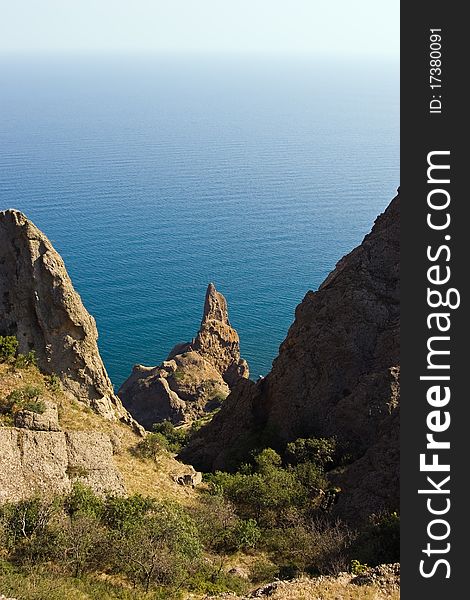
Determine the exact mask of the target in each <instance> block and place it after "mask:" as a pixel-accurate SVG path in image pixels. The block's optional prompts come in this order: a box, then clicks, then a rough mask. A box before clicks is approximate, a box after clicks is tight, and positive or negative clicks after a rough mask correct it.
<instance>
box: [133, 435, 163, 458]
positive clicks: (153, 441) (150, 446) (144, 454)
mask: <svg viewBox="0 0 470 600" xmlns="http://www.w3.org/2000/svg"><path fill="white" fill-rule="evenodd" d="M166 449H167V441H166V439H165V438H164V437H163V436H162V435H161V433H149V434H147V435H146V436H145V437H144V438H143V439H142V440H140V442H139V443H138V444H137V445H136V446H135V447H134V449H133V452H134V454H135V455H136V456H139V457H140V458H153V459H156V458H157V456H158V455H159V454H161V453H162V452H163V451H164V450H166Z"/></svg>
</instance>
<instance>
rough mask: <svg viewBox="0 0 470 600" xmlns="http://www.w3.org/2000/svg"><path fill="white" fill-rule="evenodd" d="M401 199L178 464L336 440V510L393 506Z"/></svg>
mask: <svg viewBox="0 0 470 600" xmlns="http://www.w3.org/2000/svg"><path fill="white" fill-rule="evenodd" d="M399 202H400V201H399V196H397V197H396V198H395V199H394V200H393V201H392V202H391V204H390V205H389V207H388V208H387V210H386V211H385V212H384V213H383V214H382V215H380V216H379V217H378V219H377V220H376V222H375V225H374V227H373V229H372V231H371V233H369V234H368V235H367V236H366V237H365V239H364V240H363V242H362V244H360V246H358V247H357V248H356V249H355V250H353V251H352V252H351V253H350V254H348V255H347V256H345V257H344V258H343V259H341V260H340V261H339V263H338V264H337V265H336V268H335V270H334V271H333V272H332V273H331V274H330V275H329V276H328V277H327V278H326V280H325V281H324V283H323V284H322V285H321V286H320V288H319V290H318V291H317V292H311V291H310V292H308V293H307V294H306V296H305V298H304V299H303V301H302V302H301V304H300V305H299V306H298V307H297V309H296V314H295V321H294V323H293V325H292V326H291V328H290V329H289V332H288V334H287V337H286V339H285V341H284V342H283V343H282V345H281V347H280V350H279V356H278V357H277V358H276V359H275V361H274V363H273V368H272V370H271V372H270V373H269V375H267V377H266V378H264V379H262V380H260V381H259V382H257V383H256V384H255V383H253V382H251V381H248V380H247V381H242V382H240V383H239V384H238V385H237V386H236V387H235V388H234V390H233V391H232V392H231V394H230V395H229V396H228V398H227V399H226V400H225V402H224V404H223V405H222V408H221V410H220V412H219V413H218V414H217V415H216V416H215V417H214V419H213V420H212V421H211V422H210V423H209V424H208V425H207V426H205V427H204V428H202V429H201V431H200V432H199V434H198V435H197V437H195V438H193V440H192V441H191V443H190V445H189V447H188V448H186V449H185V450H184V452H183V453H182V458H183V459H184V460H186V461H188V462H191V463H192V464H193V465H194V466H196V468H198V469H201V470H204V471H209V470H214V469H226V468H230V467H232V466H234V465H235V464H237V463H238V462H239V461H240V460H242V459H243V458H246V456H247V454H248V453H249V451H250V450H251V449H252V448H254V447H260V446H263V445H272V446H274V447H277V448H282V447H283V446H284V445H285V443H286V442H289V441H291V440H294V439H296V438H298V437H306V436H335V437H336V438H337V440H338V442H339V444H340V447H341V449H342V452H343V454H345V455H346V454H347V455H349V456H350V460H351V461H352V463H351V464H350V466H349V467H348V468H347V469H346V470H345V472H343V473H342V474H341V475H338V474H337V475H335V481H336V483H337V484H338V485H339V486H340V487H342V489H343V490H344V493H343V494H341V495H340V501H339V504H338V511H339V512H340V513H341V512H343V513H344V514H346V513H348V512H351V511H360V512H361V513H364V511H369V512H372V511H374V510H375V511H377V510H381V509H384V508H390V507H393V508H396V507H397V506H398V477H397V469H398V418H397V414H398V413H397V407H398V403H399V382H398V373H399V370H398V368H397V365H398V364H399V323H400V304H399V302H400V295H399ZM364 499H366V500H367V502H366V504H363V506H362V507H361V506H360V503H361V501H362V502H364Z"/></svg>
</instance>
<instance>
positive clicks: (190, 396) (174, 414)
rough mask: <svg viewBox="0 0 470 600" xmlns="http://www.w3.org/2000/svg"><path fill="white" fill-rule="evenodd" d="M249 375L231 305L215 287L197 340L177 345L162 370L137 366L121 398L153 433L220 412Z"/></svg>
mask: <svg viewBox="0 0 470 600" xmlns="http://www.w3.org/2000/svg"><path fill="white" fill-rule="evenodd" d="M248 375H249V370H248V364H247V362H246V361H245V360H243V359H241V358H240V341H239V338H238V334H237V332H236V331H235V329H234V328H233V327H232V326H231V325H230V322H229V319H228V310H227V301H226V300H225V298H224V296H222V294H220V293H219V292H217V290H216V289H215V287H214V285H213V284H212V283H210V284H209V286H208V288H207V292H206V298H205V303H204V313H203V317H202V322H201V327H200V329H199V332H198V334H197V336H196V338H195V339H194V340H192V341H191V342H187V343H183V344H178V345H177V346H175V347H174V348H173V350H172V351H171V352H170V354H169V356H168V359H167V360H166V361H164V362H163V363H162V364H161V365H159V366H158V367H144V366H143V365H136V366H135V367H134V369H133V371H132V373H131V375H130V377H129V378H128V379H127V380H126V381H125V382H124V383H123V385H122V386H121V388H120V390H119V392H118V395H119V397H120V398H121V400H122V402H123V404H124V406H125V407H126V408H127V410H128V411H129V412H130V413H131V414H132V416H133V417H134V418H135V419H136V420H137V421H138V422H139V423H140V424H141V425H143V426H144V427H145V428H146V429H151V427H152V425H153V424H154V423H159V422H161V421H164V420H169V421H171V422H172V423H175V424H180V423H184V422H189V421H193V420H194V419H197V418H198V417H200V416H202V415H204V414H205V413H206V412H208V411H211V410H214V409H215V408H218V407H219V406H220V405H221V402H222V401H223V400H224V399H225V398H226V396H227V395H228V394H229V392H230V388H231V387H232V386H234V385H235V384H236V383H237V382H238V381H240V380H241V379H245V378H247V377H248Z"/></svg>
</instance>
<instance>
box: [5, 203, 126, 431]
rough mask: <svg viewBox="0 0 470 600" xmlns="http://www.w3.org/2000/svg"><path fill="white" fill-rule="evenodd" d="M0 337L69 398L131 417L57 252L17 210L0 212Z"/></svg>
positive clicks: (103, 412) (115, 415) (92, 323)
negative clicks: (12, 341) (11, 341)
mask: <svg viewBox="0 0 470 600" xmlns="http://www.w3.org/2000/svg"><path fill="white" fill-rule="evenodd" d="M0 335H14V336H16V337H17V339H18V341H19V351H20V352H22V353H27V352H29V351H30V350H34V351H35V352H36V357H37V361H38V365H39V367H40V368H41V369H42V370H43V371H44V372H46V373H56V374H57V375H58V376H59V377H60V378H61V380H62V384H63V386H64V389H65V391H66V392H67V393H69V394H70V396H72V397H74V398H76V399H77V400H79V401H80V402H84V403H86V404H88V405H89V406H91V407H92V408H93V409H94V410H95V411H96V412H97V413H99V414H100V415H102V416H104V417H106V418H108V419H115V418H120V419H123V420H127V421H128V422H131V419H130V417H129V415H128V413H127V411H125V410H124V409H123V407H122V404H121V402H120V400H119V398H117V396H116V395H115V394H114V390H113V387H112V384H111V382H110V380H109V377H108V375H107V373H106V370H105V368H104V365H103V361H102V360H101V357H100V354H99V351H98V345H97V339H98V333H97V330H96V325H95V321H94V319H93V317H92V316H91V315H90V314H89V313H88V312H87V310H86V309H85V307H84V306H83V303H82V301H81V299H80V296H79V295H78V294H77V292H76V291H75V290H74V288H73V285H72V282H71V280H70V277H69V276H68V274H67V271H66V269H65V266H64V263H63V261H62V259H61V257H60V256H59V254H58V253H57V252H56V251H55V250H54V248H53V247H52V244H51V243H50V241H49V240H48V239H47V237H46V236H45V235H44V234H43V233H41V231H39V229H38V228H37V227H35V225H33V223H31V221H29V220H28V219H27V218H26V217H25V216H24V215H23V214H22V213H21V212H18V211H16V210H6V211H2V212H0Z"/></svg>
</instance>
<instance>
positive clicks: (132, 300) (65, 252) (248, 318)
mask: <svg viewBox="0 0 470 600" xmlns="http://www.w3.org/2000/svg"><path fill="white" fill-rule="evenodd" d="M0 89H1V97H0V208H1V209H3V208H10V207H14V208H17V209H20V210H22V211H23V212H25V213H26V215H27V216H28V217H29V218H31V219H32V220H33V221H34V222H35V223H36V225H37V226H38V227H40V228H41V229H42V230H43V231H44V232H45V233H46V234H47V235H48V236H49V238H50V239H51V241H52V242H53V244H54V246H55V247H56V249H57V250H58V251H59V252H60V254H61V255H62V257H63V258H64V260H65V263H66V266H67V268H68V271H69V273H70V275H71V277H72V280H73V282H74V285H75V287H76V289H77V290H78V291H79V293H80V294H81V296H82V298H83V301H84V303H85V305H86V307H87V308H88V310H89V311H90V312H91V313H92V314H93V315H94V317H95V318H96V321H97V325H98V330H99V333H100V339H99V344H100V349H101V352H102V356H103V359H104V361H105V364H106V367H107V369H108V372H109V374H110V376H111V379H112V381H113V383H114V384H115V386H116V387H117V386H119V385H120V384H121V383H122V381H123V380H124V379H125V378H126V377H127V375H128V374H129V372H130V370H131V367H132V365H133V364H135V363H144V364H150V365H154V364H157V363H158V362H160V361H161V360H162V359H164V358H165V357H166V355H167V353H168V351H169V350H170V349H171V348H172V347H173V345H174V344H176V343H177V342H180V341H185V340H188V339H190V338H191V337H192V336H193V335H194V334H195V332H196V331H197V329H198V326H199V322H200V318H201V313H202V307H203V300H204V293H205V289H206V286H207V283H208V282H209V281H213V282H214V283H215V284H216V286H217V288H218V289H219V290H220V291H221V292H222V293H223V294H225V296H226V297H227V299H228V302H229V312H230V317H231V321H232V324H233V325H234V326H235V327H236V329H237V330H238V332H239V334H240V338H241V347H242V355H243V356H244V357H245V358H246V359H247V360H248V362H249V363H250V366H251V371H252V374H253V376H254V377H257V376H258V375H259V374H264V373H266V372H267V371H269V369H270V365H271V361H272V360H273V358H275V356H276V354H277V350H278V346H279V343H280V342H281V341H282V340H283V338H284V337H285V335H286V333H287V330H288V327H289V325H290V324H291V322H292V320H293V317H294V309H295V307H296V305H297V304H298V303H299V302H300V301H301V299H302V298H303V296H304V294H305V293H306V291H307V290H309V289H316V288H317V287H318V285H319V284H320V283H321V281H322V280H323V279H324V278H325V276H326V275H327V274H328V272H329V271H330V270H331V269H332V268H333V267H334V265H335V263H336V262H337V261H338V260H339V259H340V258H341V256H343V255H344V254H345V253H346V252H348V251H349V250H351V249H352V248H353V247H354V246H355V245H357V244H358V243H359V242H360V241H361V239H362V238H363V236H364V235H365V234H366V233H367V232H368V231H369V229H370V227H371V225H372V223H373V220H374V219H375V217H376V215H377V214H378V213H380V212H381V211H383V209H384V208H385V207H386V205H387V204H388V202H389V201H390V199H391V198H392V197H393V196H394V194H395V190H396V188H397V186H398V185H399V122H398V120H399V89H398V66H397V65H396V64H394V63H385V62H379V61H370V62H358V61H357V60H356V61H355V62H353V61H351V62H341V61H333V60H323V61H321V60H307V59H298V58H297V59H295V58H292V59H278V58H271V59H254V58H253V59H247V58H240V59H236V58H229V57H225V58H218V59H215V58H204V57H198V58H195V57H177V58H176V57H160V58H155V57H145V58H144V57H134V58H130V57H127V58H126V57H114V58H111V57H109V58H103V57H101V58H96V57H94V58H91V57H90V58H61V59H59V58H57V57H54V58H27V57H22V58H9V59H6V58H2V59H1V60H0Z"/></svg>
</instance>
